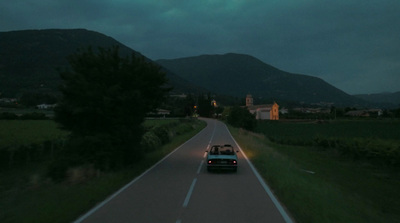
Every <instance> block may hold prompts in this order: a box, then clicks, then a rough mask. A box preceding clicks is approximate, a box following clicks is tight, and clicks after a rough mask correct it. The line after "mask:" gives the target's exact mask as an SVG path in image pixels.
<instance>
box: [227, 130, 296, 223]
mask: <svg viewBox="0 0 400 223" xmlns="http://www.w3.org/2000/svg"><path fill="white" fill-rule="evenodd" d="M223 124H224V125H225V128H226V129H227V130H228V132H229V135H230V136H231V138H232V139H233V141H234V142H235V144H236V146H237V147H238V148H239V150H240V152H241V153H242V154H243V157H244V158H245V159H246V161H247V163H248V164H249V166H250V168H251V170H252V171H253V173H254V175H255V176H256V177H257V179H258V181H259V182H260V184H261V186H263V188H264V190H265V192H267V194H268V196H269V197H270V198H271V200H272V202H273V203H274V205H275V207H276V208H277V209H278V211H279V213H280V214H281V215H282V217H283V219H284V220H285V222H286V223H293V220H292V218H291V217H289V214H288V213H287V212H286V210H285V208H283V206H282V205H281V203H280V202H279V200H278V199H277V198H276V197H275V195H274V193H273V192H272V190H271V189H270V187H269V186H268V184H267V183H266V182H265V181H264V179H263V178H262V177H261V175H260V174H259V173H258V171H257V169H256V168H255V167H254V165H253V164H252V163H251V161H250V160H249V159H248V158H247V156H246V154H245V153H244V151H243V150H242V148H241V147H240V146H239V144H238V143H237V142H236V140H235V138H233V136H232V133H231V131H229V128H228V126H226V124H225V123H223Z"/></svg>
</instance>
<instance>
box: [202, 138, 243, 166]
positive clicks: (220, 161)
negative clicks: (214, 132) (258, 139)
mask: <svg viewBox="0 0 400 223" xmlns="http://www.w3.org/2000/svg"><path fill="white" fill-rule="evenodd" d="M237 166H238V158H237V155H236V151H235V150H234V149H233V146H232V145H229V144H225V145H213V146H211V148H210V150H209V151H207V170H208V171H210V170H214V169H218V170H233V171H235V172H236V171H237Z"/></svg>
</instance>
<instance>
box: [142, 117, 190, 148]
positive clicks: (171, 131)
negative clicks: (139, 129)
mask: <svg viewBox="0 0 400 223" xmlns="http://www.w3.org/2000/svg"><path fill="white" fill-rule="evenodd" d="M191 130H193V125H192V124H191V121H188V120H186V119H180V121H179V122H172V123H170V124H167V125H162V126H155V127H152V128H150V129H148V130H147V131H146V133H145V134H144V135H143V138H142V142H141V145H142V148H143V149H144V151H145V152H151V151H154V150H156V149H157V148H159V147H161V146H162V145H164V144H167V143H168V142H169V141H170V140H171V139H172V137H174V136H176V135H182V134H184V133H186V132H188V131H191Z"/></svg>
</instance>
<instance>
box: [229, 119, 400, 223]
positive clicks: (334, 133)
mask: <svg viewBox="0 0 400 223" xmlns="http://www.w3.org/2000/svg"><path fill="white" fill-rule="evenodd" d="M399 124H400V122H399V121H394V120H363V121H360V120H357V121H351V120H340V121H331V122H325V123H320V122H308V123H305V122H285V121H280V122H259V123H258V127H257V131H258V133H253V132H247V131H244V130H239V129H234V128H231V132H232V134H233V135H234V137H235V139H236V140H237V141H238V143H239V144H240V146H241V147H242V149H243V150H244V151H245V153H246V155H247V156H248V157H249V158H250V159H251V161H252V162H253V164H254V165H255V166H256V168H257V169H258V171H259V172H260V174H261V175H262V176H263V177H264V179H265V180H266V181H267V182H268V184H269V185H270V186H271V188H272V189H273V191H274V192H275V193H276V194H277V196H278V197H279V199H280V200H281V201H282V202H283V203H284V204H285V206H286V207H287V208H288V209H289V211H290V212H291V213H292V215H293V217H294V218H295V219H296V221H297V222H400V215H399V213H400V210H399V207H400V203H399V200H400V197H399V194H398V191H399V189H400V175H399V170H400V167H399V166H398V163H399V160H398V156H397V155H398V153H399V149H400V146H399V145H400V144H399V138H400V137H399V132H400V125H399ZM324 140H325V143H321V142H322V141H324ZM372 142H375V144H374V143H372ZM367 144H369V145H367ZM371 144H373V145H372V146H371ZM363 145H367V149H364V146H363ZM368 146H369V147H368ZM342 147H343V148H347V149H353V150H354V151H353V152H354V153H353V154H349V153H344V149H343V148H342ZM387 147H389V148H390V149H391V150H393V151H391V155H393V156H391V157H390V158H389V159H386V158H387V157H386V158H382V157H374V156H372V157H371V156H369V155H368V153H363V152H362V151H365V150H367V151H368V150H370V149H371V150H372V149H375V150H377V151H376V152H377V153H380V152H381V151H379V149H381V150H383V151H384V152H383V153H386V152H387V151H386V150H387V149H388V148H387ZM355 154H358V155H357V156H356V155H355ZM396 154H397V155H396ZM393 159H394V160H393ZM388 160H389V161H392V162H387V161H388Z"/></svg>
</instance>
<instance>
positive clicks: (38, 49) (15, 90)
mask: <svg viewBox="0 0 400 223" xmlns="http://www.w3.org/2000/svg"><path fill="white" fill-rule="evenodd" d="M113 46H118V47H119V52H120V54H121V55H122V56H130V55H132V54H134V55H141V54H140V53H139V52H136V51H134V50H132V49H131V48H129V47H127V46H125V45H123V44H122V43H120V42H118V41H117V40H115V39H113V38H112V37H109V36H106V35H104V34H101V33H98V32H95V31H90V30H85V29H46V30H22V31H10V32H0V93H1V94H2V96H3V97H16V96H18V95H21V94H23V93H24V92H35V93H45V94H56V93H57V92H58V87H59V85H60V84H61V78H60V76H59V72H58V70H57V69H65V68H67V67H68V61H67V57H68V56H69V55H71V54H73V53H75V52H76V51H77V50H78V49H79V48H87V47H91V48H93V49H94V50H96V49H97V48H98V47H102V48H110V47H113ZM141 56H142V55H141ZM146 59H147V58H146ZM147 60H148V61H150V62H151V60H149V59H147ZM164 71H165V72H166V73H167V78H168V79H169V80H170V81H169V84H170V85H172V86H173V87H174V89H175V90H177V91H178V92H180V91H183V92H185V91H189V90H193V89H195V90H198V88H197V87H196V86H194V85H191V84H190V83H188V82H187V81H185V80H183V79H182V78H180V77H179V76H176V75H174V74H173V73H171V72H170V71H167V70H164Z"/></svg>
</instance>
